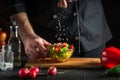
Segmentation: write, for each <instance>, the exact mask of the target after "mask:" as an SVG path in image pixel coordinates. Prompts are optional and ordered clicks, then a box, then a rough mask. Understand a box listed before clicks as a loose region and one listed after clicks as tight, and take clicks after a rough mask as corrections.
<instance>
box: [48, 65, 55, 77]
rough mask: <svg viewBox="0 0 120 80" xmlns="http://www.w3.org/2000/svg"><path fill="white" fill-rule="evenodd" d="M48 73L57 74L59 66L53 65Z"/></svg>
mask: <svg viewBox="0 0 120 80" xmlns="http://www.w3.org/2000/svg"><path fill="white" fill-rule="evenodd" d="M47 74H48V75H56V74H57V68H56V67H55V66H51V67H49V68H48V70H47Z"/></svg>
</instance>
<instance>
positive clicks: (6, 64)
mask: <svg viewBox="0 0 120 80" xmlns="http://www.w3.org/2000/svg"><path fill="white" fill-rule="evenodd" d="M13 55H14V53H13V51H12V50H11V46H5V45H3V46H2V49H1V52H0V69H1V70H12V69H13V62H14V56H13Z"/></svg>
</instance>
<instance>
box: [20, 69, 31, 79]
mask: <svg viewBox="0 0 120 80" xmlns="http://www.w3.org/2000/svg"><path fill="white" fill-rule="evenodd" d="M29 73H30V71H29V69H26V68H21V69H20V70H19V72H18V75H19V77H20V78H27V77H28V76H29Z"/></svg>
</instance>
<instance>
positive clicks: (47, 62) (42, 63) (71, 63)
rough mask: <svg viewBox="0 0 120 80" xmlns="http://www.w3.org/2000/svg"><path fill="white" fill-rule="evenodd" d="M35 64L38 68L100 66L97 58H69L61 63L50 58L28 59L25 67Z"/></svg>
mask: <svg viewBox="0 0 120 80" xmlns="http://www.w3.org/2000/svg"><path fill="white" fill-rule="evenodd" d="M31 66H37V67H40V68H48V67H49V66H56V67H57V68H102V65H101V63H100V59H99V58H70V59H68V61H66V62H63V63H56V62H54V61H52V60H51V59H50V58H46V59H44V60H40V59H39V60H28V61H27V63H26V64H25V67H31Z"/></svg>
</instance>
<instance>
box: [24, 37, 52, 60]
mask: <svg viewBox="0 0 120 80" xmlns="http://www.w3.org/2000/svg"><path fill="white" fill-rule="evenodd" d="M23 44H24V47H25V53H26V55H27V56H28V57H29V58H30V59H38V58H45V57H46V55H47V53H48V50H47V48H48V46H50V45H51V43H49V42H47V41H46V40H44V39H43V38H41V37H39V36H38V35H29V36H27V37H26V38H25V40H24V43H23Z"/></svg>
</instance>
